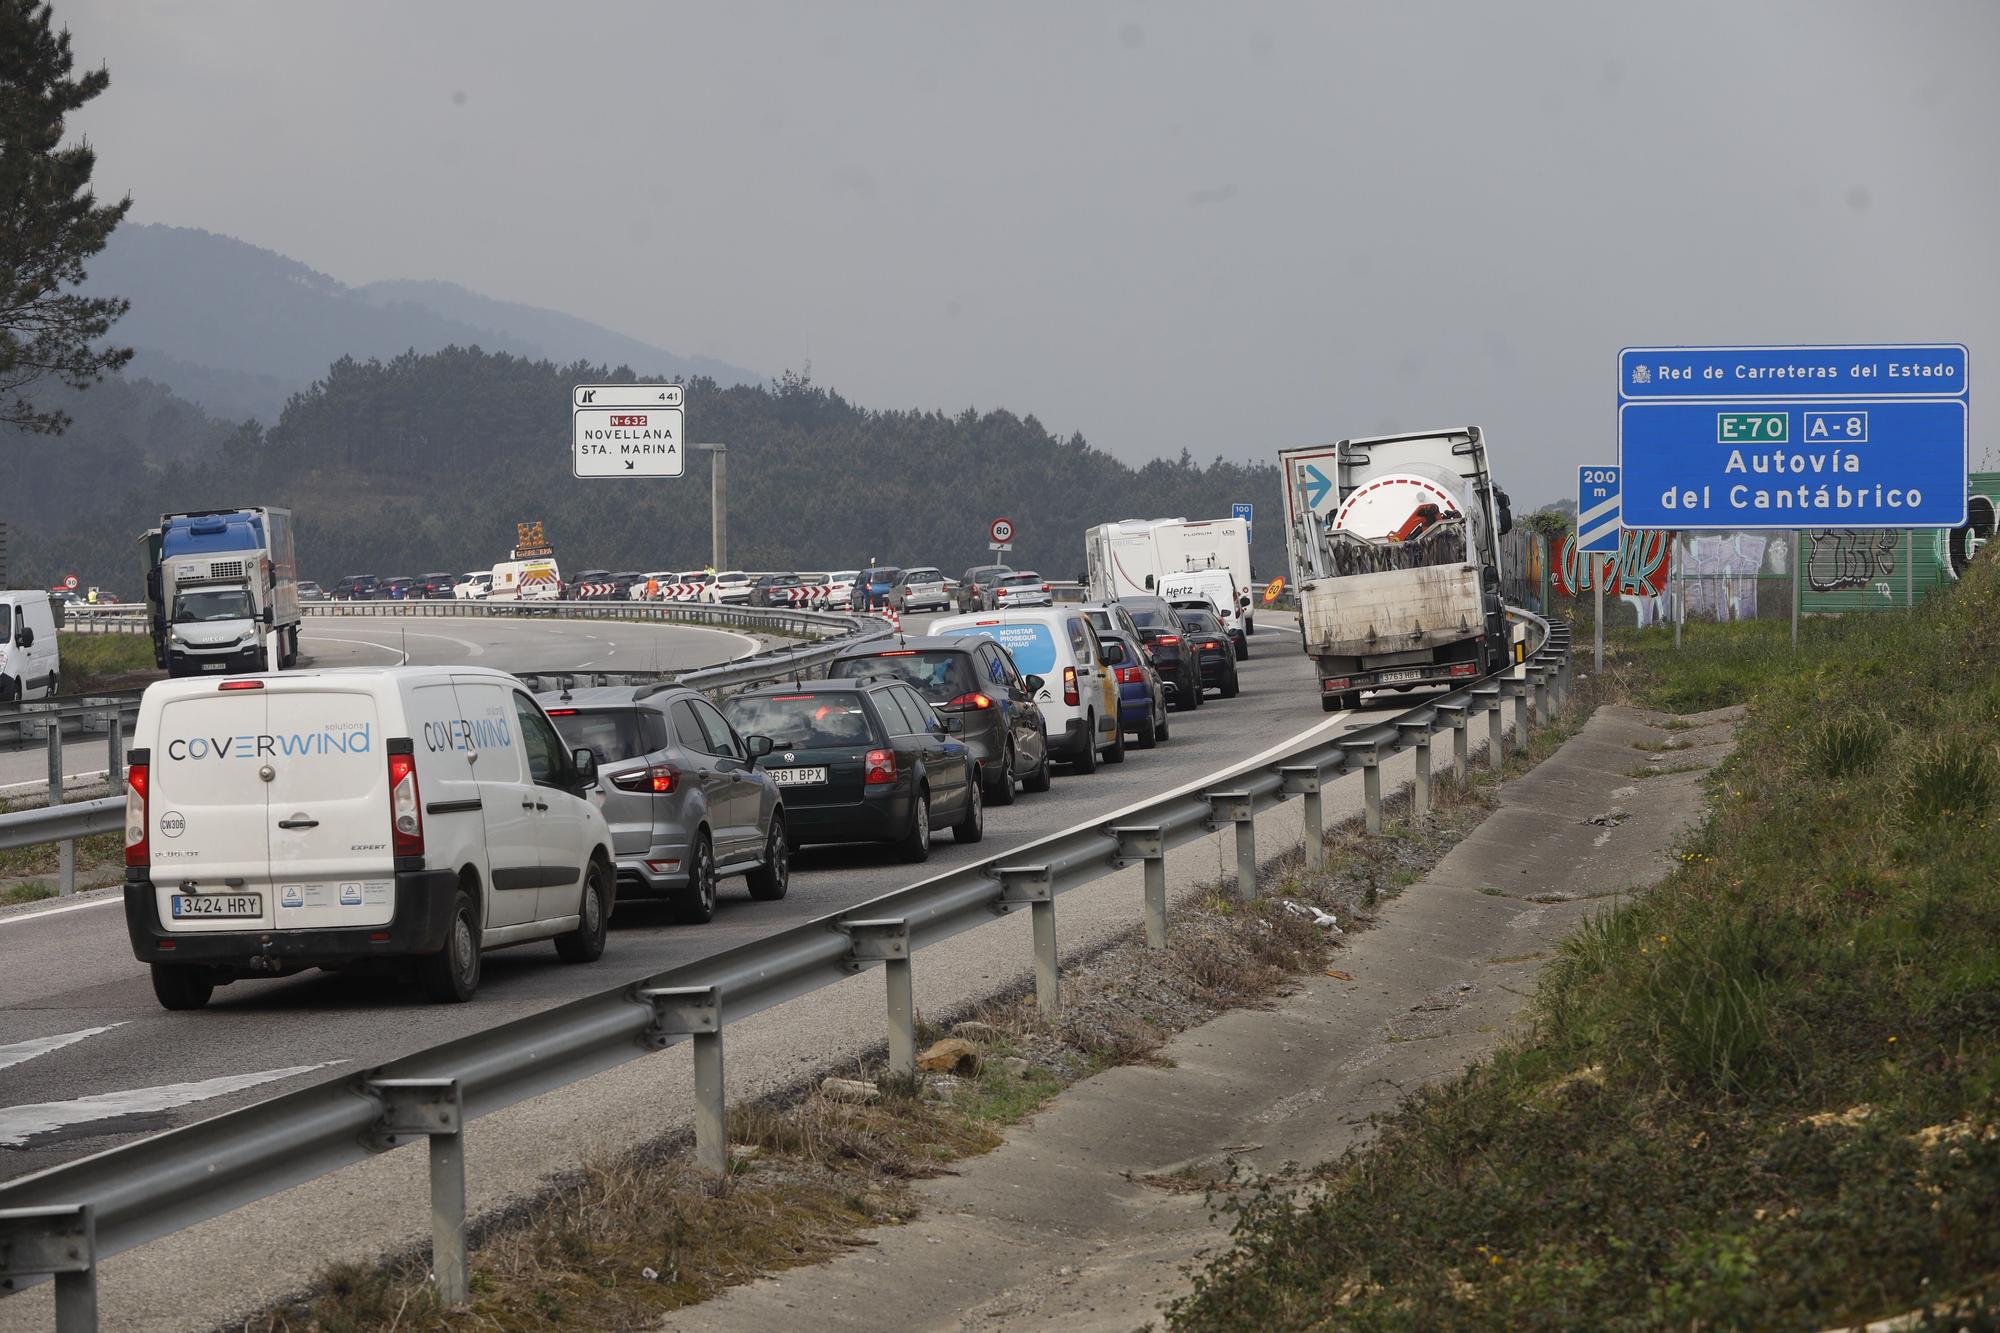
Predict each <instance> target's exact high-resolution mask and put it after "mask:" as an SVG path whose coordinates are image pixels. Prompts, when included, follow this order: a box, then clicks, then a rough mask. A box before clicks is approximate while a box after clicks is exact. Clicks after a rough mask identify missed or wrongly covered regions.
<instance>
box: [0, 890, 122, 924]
mask: <svg viewBox="0 0 2000 1333" xmlns="http://www.w3.org/2000/svg"><path fill="white" fill-rule="evenodd" d="M113 903H116V904H118V905H119V906H120V907H122V906H124V905H125V895H124V894H122V893H114V894H112V895H111V896H109V897H107V898H92V899H91V900H90V901H89V902H87V903H68V904H66V905H64V906H62V907H45V908H43V909H42V910H41V911H39V912H9V913H7V915H5V916H0V926H18V925H20V924H21V923H22V922H23V921H40V920H41V919H42V918H43V917H45V916H61V915H62V914H63V913H65V912H81V911H83V910H84V909H85V908H86V907H109V906H111V905H112V904H113Z"/></svg>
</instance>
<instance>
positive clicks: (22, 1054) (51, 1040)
mask: <svg viewBox="0 0 2000 1333" xmlns="http://www.w3.org/2000/svg"><path fill="white" fill-rule="evenodd" d="M123 1026H125V1025H124V1024H123V1023H106V1024H105V1025H104V1026H103V1027H101V1028H84V1029H83V1030H82V1031H80V1032H58V1033H57V1034H56V1035H55V1036H53V1037H30V1038H28V1040H26V1041H17V1042H15V1043H14V1044H13V1045H11V1046H0V1069H6V1068H9V1067H10V1066H13V1065H18V1064H20V1063H21V1062H22V1061H23V1060H32V1059H34V1058H35V1057H36V1056H38V1055H47V1054H48V1053H49V1052H50V1051H59V1050H61V1049H62V1048H63V1047H65V1046H73V1045H75V1044H76V1043H77V1042H80V1041H82V1040H83V1039H84V1038H85V1037H95V1036H96V1035H97V1034H98V1033H100V1032H109V1031H111V1029H113V1028H116V1027H123Z"/></svg>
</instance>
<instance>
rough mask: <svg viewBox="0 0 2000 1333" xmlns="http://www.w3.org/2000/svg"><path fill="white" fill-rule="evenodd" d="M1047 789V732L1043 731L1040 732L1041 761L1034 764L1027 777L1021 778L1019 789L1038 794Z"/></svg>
mask: <svg viewBox="0 0 2000 1333" xmlns="http://www.w3.org/2000/svg"><path fill="white" fill-rule="evenodd" d="M1048 789H1049V738H1048V734H1047V733H1046V732H1044V733H1043V734H1042V762H1041V763H1039V764H1037V765H1036V766H1035V771H1034V772H1032V773H1030V774H1028V776H1027V777H1025V778H1022V779H1021V790H1022V791H1031V792H1035V793H1037V794H1039V793H1041V792H1045V791H1047V790H1048Z"/></svg>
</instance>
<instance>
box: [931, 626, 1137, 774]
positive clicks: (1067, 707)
mask: <svg viewBox="0 0 2000 1333" xmlns="http://www.w3.org/2000/svg"><path fill="white" fill-rule="evenodd" d="M926 633H927V634H929V635H931V636H933V637H937V638H957V637H959V636H962V635H968V634H983V635H986V636H987V637H988V638H991V639H993V640H994V641H996V642H997V643H999V645H1000V646H1001V647H1003V648H1005V649H1006V650H1007V653H1008V655H1009V656H1010V657H1012V658H1013V659H1014V665H1015V666H1016V667H1019V668H1020V670H1021V674H1022V675H1024V676H1039V677H1041V681H1042V684H1041V688H1040V689H1038V690H1036V691H1035V702H1036V703H1037V704H1039V705H1040V706H1041V710H1042V716H1043V717H1044V718H1046V719H1047V720H1048V726H1049V753H1051V754H1052V755H1054V756H1055V757H1056V759H1058V760H1060V761H1061V762H1064V763H1068V764H1074V765H1075V766H1076V770H1077V772H1079V773H1089V772H1091V771H1093V770H1094V769H1095V768H1096V767H1097V758H1098V756H1099V754H1102V755H1103V756H1104V762H1105V763H1107V764H1116V763H1121V762H1123V761H1124V758H1125V732H1124V730H1123V729H1122V728H1121V727H1120V726H1119V725H1118V678H1117V674H1116V673H1115V672H1114V671H1113V670H1112V669H1111V668H1110V667H1109V666H1107V665H1106V664H1105V662H1104V648H1103V646H1102V645H1101V644H1100V643H1099V642H1098V640H1097V631H1096V630H1095V629H1093V628H1091V624H1090V617H1089V616H1088V615H1086V614H1085V613H1084V610H1083V608H1082V607H1081V606H1020V607H1007V608H1003V609H1002V610H999V611H975V612H974V613H972V614H971V615H966V616H943V617H940V618H939V619H937V620H934V621H932V622H931V626H930V629H929V630H927V631H926Z"/></svg>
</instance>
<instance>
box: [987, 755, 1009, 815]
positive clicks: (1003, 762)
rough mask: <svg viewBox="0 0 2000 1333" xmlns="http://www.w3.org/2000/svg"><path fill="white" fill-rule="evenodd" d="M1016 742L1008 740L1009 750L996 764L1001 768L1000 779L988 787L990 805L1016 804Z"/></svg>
mask: <svg viewBox="0 0 2000 1333" xmlns="http://www.w3.org/2000/svg"><path fill="white" fill-rule="evenodd" d="M1014 759H1015V755H1014V742H1012V741H1008V742H1007V752H1006V753H1005V754H1004V755H1002V756H1001V758H1000V763H999V764H998V765H997V766H996V767H998V769H999V770H1000V780H999V781H998V782H996V783H994V784H993V785H992V786H990V787H988V788H987V789H986V803H987V804H988V805H1012V804H1014Z"/></svg>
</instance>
